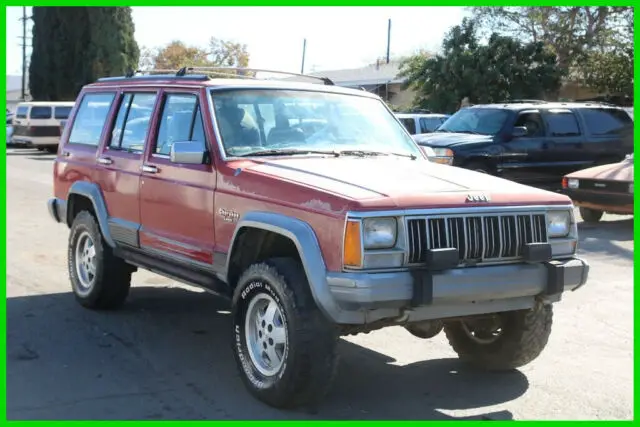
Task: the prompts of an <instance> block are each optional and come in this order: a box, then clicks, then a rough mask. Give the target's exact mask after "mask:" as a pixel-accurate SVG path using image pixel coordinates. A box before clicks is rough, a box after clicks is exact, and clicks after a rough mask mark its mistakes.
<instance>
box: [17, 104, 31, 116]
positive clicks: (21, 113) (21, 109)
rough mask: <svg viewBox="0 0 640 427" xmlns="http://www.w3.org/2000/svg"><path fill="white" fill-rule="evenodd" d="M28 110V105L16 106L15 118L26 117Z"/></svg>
mask: <svg viewBox="0 0 640 427" xmlns="http://www.w3.org/2000/svg"><path fill="white" fill-rule="evenodd" d="M28 112H29V107H27V106H24V105H23V106H22V107H18V110H17V111H16V119H26V118H27V113H28Z"/></svg>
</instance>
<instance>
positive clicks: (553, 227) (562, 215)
mask: <svg viewBox="0 0 640 427" xmlns="http://www.w3.org/2000/svg"><path fill="white" fill-rule="evenodd" d="M570 231H571V212H569V211H551V212H547V234H548V235H549V237H566V236H568V235H569V232H570Z"/></svg>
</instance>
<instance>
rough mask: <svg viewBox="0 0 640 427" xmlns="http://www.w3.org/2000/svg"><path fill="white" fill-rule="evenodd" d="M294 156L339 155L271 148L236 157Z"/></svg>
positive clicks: (327, 152) (329, 152)
mask: <svg viewBox="0 0 640 427" xmlns="http://www.w3.org/2000/svg"><path fill="white" fill-rule="evenodd" d="M296 154H330V155H332V156H335V157H338V156H339V155H340V153H338V152H337V151H331V150H305V149H297V148H273V149H270V150H259V151H252V152H250V153H246V154H240V155H238V156H236V157H252V156H293V155H296Z"/></svg>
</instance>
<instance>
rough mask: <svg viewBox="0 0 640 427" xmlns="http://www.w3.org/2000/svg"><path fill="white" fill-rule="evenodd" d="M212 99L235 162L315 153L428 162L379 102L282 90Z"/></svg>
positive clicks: (238, 92)
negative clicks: (257, 155)
mask: <svg viewBox="0 0 640 427" xmlns="http://www.w3.org/2000/svg"><path fill="white" fill-rule="evenodd" d="M211 95H212V99H213V104H214V109H215V114H216V120H217V123H218V129H219V131H220V137H221V140H222V145H223V147H224V150H225V153H226V154H227V155H229V156H250V155H252V153H260V152H262V153H267V152H268V153H269V154H270V155H278V154H280V155H291V154H297V153H301V154H302V153H303V152H304V150H313V151H316V152H318V153H319V154H322V152H327V153H329V152H336V153H338V152H341V151H352V152H356V151H357V152H359V153H364V152H367V153H371V152H377V154H400V155H408V156H411V157H417V158H422V159H423V158H424V157H423V156H422V155H421V153H420V151H419V148H418V146H417V145H416V144H415V142H413V140H412V139H411V137H410V136H409V135H408V134H407V132H406V130H405V129H404V128H403V127H402V125H401V124H400V123H398V121H397V120H396V119H395V117H394V116H393V114H392V113H390V112H389V110H387V108H386V107H385V106H384V105H383V103H382V101H380V100H378V99H373V98H368V97H363V96H353V95H342V94H334V93H326V92H313V91H300V90H280V89H242V90H228V91H226V90H225V91H212V94H211Z"/></svg>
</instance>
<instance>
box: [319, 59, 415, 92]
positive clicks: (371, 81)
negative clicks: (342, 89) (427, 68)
mask: <svg viewBox="0 0 640 427" xmlns="http://www.w3.org/2000/svg"><path fill="white" fill-rule="evenodd" d="M399 73H400V62H399V61H392V62H390V63H389V64H386V63H380V64H378V65H376V64H372V65H368V66H366V67H360V68H351V69H347V70H327V71H318V72H315V73H309V75H312V76H317V77H328V78H330V79H331V80H332V81H333V82H334V83H335V84H336V85H339V86H368V85H383V84H387V83H404V81H405V79H404V78H400V77H398V74H399Z"/></svg>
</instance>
